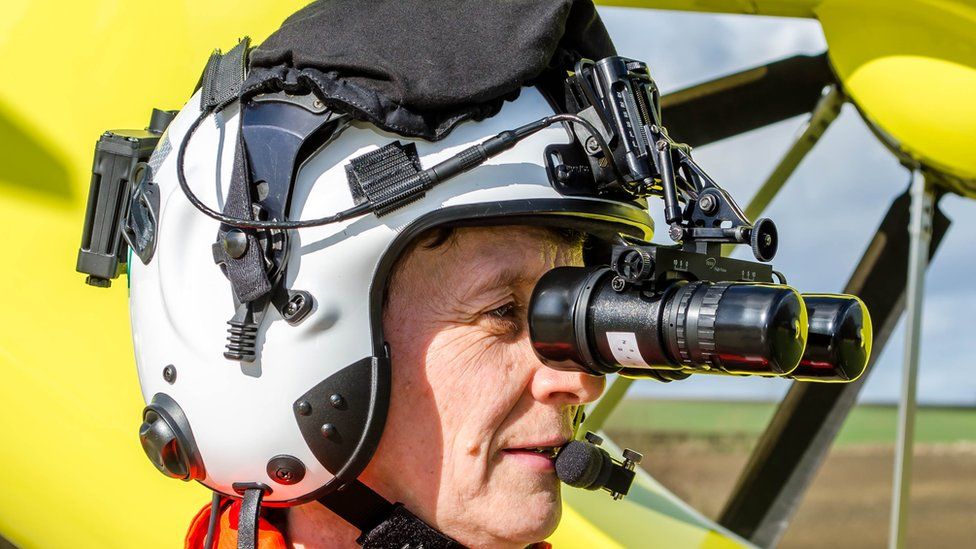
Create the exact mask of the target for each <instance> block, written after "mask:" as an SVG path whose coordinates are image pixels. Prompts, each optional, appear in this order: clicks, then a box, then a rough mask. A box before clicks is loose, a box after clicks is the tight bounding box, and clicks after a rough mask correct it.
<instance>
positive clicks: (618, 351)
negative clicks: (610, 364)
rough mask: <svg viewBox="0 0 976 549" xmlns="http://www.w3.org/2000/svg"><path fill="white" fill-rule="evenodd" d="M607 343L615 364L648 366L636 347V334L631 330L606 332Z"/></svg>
mask: <svg viewBox="0 0 976 549" xmlns="http://www.w3.org/2000/svg"><path fill="white" fill-rule="evenodd" d="M607 343H608V344H609V345H610V352H611V353H612V354H613V358H614V360H616V361H617V364H620V365H621V366H637V367H643V368H647V367H649V366H650V364H648V363H646V362H644V358H643V357H642V356H641V354H640V350H639V349H638V348H637V336H635V335H634V333H633V332H607Z"/></svg>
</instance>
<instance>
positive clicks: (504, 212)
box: [129, 88, 652, 504]
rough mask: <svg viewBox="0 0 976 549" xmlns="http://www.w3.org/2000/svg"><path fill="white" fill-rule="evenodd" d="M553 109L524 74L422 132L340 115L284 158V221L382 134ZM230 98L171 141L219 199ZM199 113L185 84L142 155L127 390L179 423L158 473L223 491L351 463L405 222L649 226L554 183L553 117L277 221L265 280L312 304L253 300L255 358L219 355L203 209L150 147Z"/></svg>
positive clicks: (229, 310) (233, 111) (362, 461)
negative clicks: (151, 190)
mask: <svg viewBox="0 0 976 549" xmlns="http://www.w3.org/2000/svg"><path fill="white" fill-rule="evenodd" d="M552 112H553V109H552V108H551V107H550V105H549V104H548V103H547V102H546V101H545V99H544V98H543V96H542V95H541V93H540V92H539V91H538V90H536V89H535V88H525V89H523V90H522V93H521V95H520V97H519V98H518V99H517V100H515V101H512V102H507V103H505V105H504V106H503V107H502V110H501V112H500V113H499V114H497V115H496V116H494V117H491V118H489V119H487V120H484V121H481V122H466V123H462V124H460V125H459V126H458V127H457V128H455V129H454V131H453V132H452V133H451V134H450V135H449V136H448V137H446V138H445V139H443V140H441V141H437V142H428V141H422V140H408V139H404V138H402V137H399V136H397V135H393V134H390V133H386V132H383V131H380V130H378V129H376V128H375V127H373V126H371V125H368V124H365V123H358V122H357V123H354V124H352V126H350V127H349V128H348V129H346V130H345V131H344V132H343V133H342V134H341V136H340V137H338V138H337V139H335V140H334V141H333V142H331V143H330V144H328V146H325V147H323V148H322V149H321V150H319V151H317V152H316V153H314V154H313V155H312V156H311V157H310V158H309V159H308V160H307V161H306V162H305V163H304V165H303V166H302V167H301V168H300V171H299V173H298V175H297V177H296V180H295V183H294V190H293V193H292V200H291V211H290V219H308V218H313V217H316V218H317V217H323V216H327V215H330V214H333V213H336V212H339V211H342V210H345V209H348V208H350V207H352V206H354V198H353V195H352V193H351V192H350V188H349V185H348V183H347V177H346V171H345V166H346V165H347V164H348V163H349V161H350V160H351V159H353V158H356V157H359V156H361V155H363V154H365V153H367V152H370V151H372V150H375V149H377V148H379V147H381V146H383V145H386V144H388V143H390V142H391V141H396V140H400V141H402V142H408V141H409V142H413V143H414V144H415V145H416V147H417V151H418V154H419V156H420V160H421V163H422V165H423V166H424V167H429V166H431V165H434V164H435V163H437V162H440V161H442V160H445V159H447V158H448V157H450V156H451V155H454V154H456V153H458V152H459V151H461V150H462V149H464V148H466V147H469V146H471V145H473V144H476V143H479V142H481V141H483V140H484V139H487V138H489V137H492V136H494V135H495V134H497V133H499V132H501V131H503V130H508V129H511V128H514V127H517V126H520V125H522V124H525V123H528V122H532V121H535V120H538V119H540V118H542V117H544V116H548V115H550V114H552ZM239 113H240V106H239V104H238V103H234V104H232V105H231V106H229V107H227V108H225V109H224V110H222V111H221V112H218V113H217V114H215V115H210V116H209V117H208V118H207V119H206V120H205V121H204V122H203V123H202V124H201V125H200V126H199V128H198V129H197V130H196V132H195V133H194V134H193V136H192V139H191V142H190V143H189V145H188V148H187V150H186V156H185V168H184V171H185V174H186V179H187V181H188V183H189V186H190V188H191V189H192V190H193V192H194V193H195V194H196V195H197V196H199V197H200V198H201V199H202V200H203V201H204V202H205V203H206V204H207V205H209V206H210V207H211V208H212V209H214V210H218V211H220V210H221V209H222V206H223V200H224V197H225V196H226V195H227V191H228V185H229V183H230V180H231V170H232V166H233V164H234V155H235V148H236V145H237V139H236V136H237V134H238V125H239ZM199 114H200V100H199V94H197V95H196V96H194V97H193V98H192V99H191V100H190V102H189V103H188V104H187V106H186V107H185V108H184V109H183V111H182V112H181V113H180V114H179V115H178V116H177V117H176V118H175V119H174V121H173V122H172V123H171V124H170V126H169V129H168V131H167V137H166V138H164V140H163V141H162V143H163V144H162V145H161V146H160V148H159V149H158V150H157V153H156V155H155V158H154V160H155V162H154V166H155V170H154V173H153V176H152V177H153V182H154V183H155V184H156V185H158V190H159V196H160V205H159V214H158V228H157V237H156V238H157V245H156V252H155V255H154V256H153V257H152V259H151V260H150V261H149V263H148V264H146V265H144V264H142V263H141V262H139V261H130V262H129V265H130V273H129V281H130V288H131V289H130V308H131V317H132V333H133V340H134V345H135V354H136V362H137V365H138V371H139V379H140V383H141V386H142V393H143V397H144V398H145V400H146V402H147V403H150V404H153V406H150V407H149V408H147V410H150V409H152V410H154V412H152V413H149V414H148V415H149V416H152V417H150V418H149V419H156V417H155V416H153V415H152V414H153V413H155V414H161V415H163V416H167V419H168V421H169V422H170V423H171V425H169V427H170V429H171V430H174V431H180V432H179V433H177V435H178V436H177V439H178V441H177V442H178V443H181V444H182V445H183V447H181V448H180V449H179V452H181V453H180V455H181V456H183V458H185V459H186V460H188V461H189V462H191V465H190V466H188V467H187V468H186V474H185V475H183V474H175V475H173V476H181V477H184V478H186V479H191V478H193V479H196V480H199V481H201V482H202V483H203V484H205V485H207V486H208V487H210V488H211V489H214V490H217V491H219V492H222V493H225V494H229V495H233V494H234V493H235V489H234V485H235V484H237V483H260V484H264V485H266V486H267V487H269V488H271V491H270V493H268V494H267V495H266V496H265V501H266V502H269V503H272V504H274V503H279V504H286V503H297V502H302V501H307V500H309V499H312V498H316V497H321V496H322V495H324V494H325V493H327V492H329V491H330V490H332V489H334V488H335V487H337V486H338V485H340V484H342V483H345V482H347V481H349V480H352V479H354V478H355V477H356V476H358V474H359V473H360V472H361V471H362V469H363V468H364V467H365V466H366V464H367V463H368V461H369V459H370V458H371V456H372V454H373V451H374V449H375V447H376V445H377V444H378V442H379V438H380V435H381V433H382V430H383V424H384V421H385V417H386V409H387V404H388V402H389V391H390V372H389V370H390V364H389V360H388V358H387V356H388V354H387V351H386V349H385V348H384V343H383V334H382V330H381V324H380V313H381V310H380V309H381V307H382V295H383V291H384V289H385V284H386V275H387V273H388V271H389V269H390V268H391V266H392V264H393V262H394V261H395V259H396V257H397V255H398V254H399V252H400V250H402V249H403V247H404V245H405V244H406V243H407V242H408V241H409V240H411V239H412V238H413V237H415V236H416V235H417V234H419V233H420V232H421V231H423V230H425V229H427V228H429V227H432V226H435V225H439V224H444V223H451V222H459V221H461V222H487V221H488V220H494V221H493V222H494V223H501V222H504V223H515V222H519V223H522V222H528V223H546V224H553V225H560V224H562V225H572V224H573V223H584V224H592V225H594V226H596V225H599V226H603V227H604V228H606V229H608V230H612V231H615V232H626V233H630V234H633V235H636V236H639V237H643V238H647V239H649V238H650V236H651V234H650V233H651V230H652V223H651V220H650V218H649V217H648V215H647V212H646V211H645V210H644V209H642V208H641V206H640V204H639V203H625V202H618V201H609V200H602V199H599V198H592V197H566V196H563V195H561V194H559V193H558V192H557V191H556V190H555V189H554V188H553V186H552V185H551V184H550V182H549V179H548V177H547V174H546V169H545V164H544V149H545V147H546V146H547V145H549V144H552V143H565V142H567V141H568V139H569V138H568V134H567V132H566V130H565V128H563V127H561V126H558V125H557V126H553V127H550V128H548V129H545V130H542V131H540V132H538V133H536V134H534V135H532V136H530V137H528V138H526V139H525V140H524V141H522V142H520V143H519V144H518V145H516V146H515V147H514V148H513V149H511V150H509V151H507V152H504V153H502V154H500V155H499V156H497V157H495V158H492V159H489V160H488V161H487V162H485V163H484V164H483V165H481V166H479V167H478V168H475V169H473V170H471V171H469V172H466V173H463V174H461V175H459V176H457V177H454V178H452V179H450V180H448V181H446V182H443V183H441V184H439V185H437V186H435V187H434V188H432V189H431V190H429V191H428V192H427V194H426V196H425V197H424V198H422V199H420V200H418V201H416V202H413V203H411V204H409V205H407V206H406V207H403V208H401V209H399V210H396V211H393V212H391V213H389V214H387V215H385V216H382V217H377V216H376V215H373V214H368V215H364V216H362V217H359V218H354V219H351V220H348V221H344V222H339V223H334V224H330V225H324V226H320V227H313V228H307V229H302V230H298V231H291V232H290V237H289V239H288V243H289V245H290V247H291V248H290V253H289V255H288V262H287V265H286V269H285V275H284V278H283V282H282V284H283V285H284V287H286V288H288V289H296V290H304V291H306V292H309V293H310V294H311V295H312V297H313V309H312V311H311V313H310V314H309V315H308V316H307V317H306V318H305V319H304V320H303V321H302V322H301V323H300V324H298V325H297V326H292V325H290V324H288V323H286V322H284V321H283V319H282V318H281V316H280V315H279V314H278V312H277V311H276V310H275V308H274V307H268V309H267V314H265V315H264V318H263V322H262V323H261V326H260V329H259V332H258V339H257V341H258V349H259V351H258V355H257V358H256V359H255V360H254V361H253V362H246V361H230V360H227V359H225V358H224V357H223V351H224V345H225V343H226V341H227V321H228V319H230V318H231V317H232V316H233V315H234V312H235V307H234V302H233V299H232V292H231V286H230V284H229V282H228V280H227V278H226V277H225V275H224V274H223V272H222V271H221V269H220V268H219V267H218V266H217V265H215V263H214V258H213V255H212V252H211V245H212V244H213V243H214V242H215V240H216V236H217V233H218V229H219V226H220V224H219V222H217V221H215V220H213V219H211V218H210V217H207V216H206V215H203V214H202V213H201V212H199V211H198V210H197V209H196V208H195V207H194V206H193V205H192V204H191V203H190V202H189V201H188V200H187V198H186V197H185V196H184V194H183V193H182V192H181V190H180V187H179V183H178V179H177V166H176V164H177V155H176V154H175V153H173V154H167V151H168V150H172V151H175V150H177V149H178V148H179V145H180V143H181V142H182V141H183V140H184V138H185V135H186V132H187V129H188V128H189V126H190V125H191V124H192V122H193V121H194V120H195V119H196V118H197V117H198V116H199ZM499 220H503V221H499ZM167 367H171V368H169V369H168V370H167V373H166V374H165V375H164V370H166V369H167ZM333 395H337V396H333ZM160 410H162V412H160ZM167 414H168V415H167ZM174 416H176V417H174ZM276 458H277V461H275V460H276ZM296 463H297V464H298V465H296ZM282 464H284V465H282ZM157 466H158V464H157Z"/></svg>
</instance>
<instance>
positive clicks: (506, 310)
mask: <svg viewBox="0 0 976 549" xmlns="http://www.w3.org/2000/svg"><path fill="white" fill-rule="evenodd" d="M515 313H516V305H515V303H506V304H504V305H502V306H501V307H498V308H496V309H492V310H491V311H488V314H489V315H491V316H495V317H498V318H512V317H514V316H515Z"/></svg>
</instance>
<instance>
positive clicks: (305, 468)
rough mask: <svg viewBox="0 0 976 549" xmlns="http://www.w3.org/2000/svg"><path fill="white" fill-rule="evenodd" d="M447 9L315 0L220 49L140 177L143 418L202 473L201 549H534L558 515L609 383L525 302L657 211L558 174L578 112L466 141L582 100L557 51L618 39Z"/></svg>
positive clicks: (510, 14)
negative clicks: (579, 433) (551, 277)
mask: <svg viewBox="0 0 976 549" xmlns="http://www.w3.org/2000/svg"><path fill="white" fill-rule="evenodd" d="M452 9H453V10H456V12H457V13H454V12H452V16H451V17H450V18H447V19H445V17H444V15H445V13H444V12H443V11H441V10H439V9H437V8H436V7H434V6H430V5H428V4H426V3H423V2H420V3H413V2H392V3H385V4H383V5H382V6H370V10H373V11H372V12H371V13H372V15H369V17H367V15H368V14H366V13H364V12H363V8H362V6H361V5H360V4H358V3H355V2H317V3H314V4H312V5H310V6H308V7H307V8H305V9H303V10H302V11H300V12H299V13H297V14H296V15H294V16H292V17H291V18H289V20H288V21H286V22H285V24H284V25H283V26H282V28H281V30H279V31H278V32H277V33H275V34H274V35H272V36H271V37H270V38H269V39H268V40H267V41H266V42H265V43H264V44H262V45H261V46H260V47H258V48H257V49H255V50H254V51H252V52H249V51H248V44H247V42H246V41H245V42H242V43H241V44H240V45H239V46H238V47H237V48H234V49H233V50H232V51H230V52H228V53H227V54H226V55H223V56H220V55H215V56H214V57H213V58H212V59H211V62H210V63H209V64H208V67H207V70H206V71H205V72H204V75H203V77H202V79H201V89H200V90H199V91H198V92H197V93H196V94H195V95H194V97H193V98H192V99H191V100H190V101H189V103H188V104H187V106H186V107H184V109H183V110H182V111H181V113H180V114H179V115H178V116H177V117H176V118H175V119H174V120H173V122H172V123H171V124H170V125H169V128H168V130H167V133H166V136H165V138H164V139H163V140H162V142H161V144H160V146H159V147H158V148H157V149H156V152H155V153H154V154H153V158H152V159H151V160H150V161H149V163H148V165H147V167H146V171H145V172H143V173H144V174H147V175H146V177H144V178H142V179H141V180H140V182H138V185H137V189H136V196H137V197H136V199H134V201H133V202H134V204H135V206H134V208H135V211H136V212H137V213H139V212H143V211H144V213H145V216H144V219H142V221H141V222H140V223H138V224H137V225H138V226H137V227H135V228H134V229H132V232H133V233H134V236H130V237H129V238H130V240H131V242H132V245H133V246H134V247H136V248H138V249H137V250H136V255H138V257H139V258H140V259H141V261H131V262H130V269H131V271H130V275H129V279H130V284H131V311H132V323H133V337H134V342H135V349H136V359H137V362H138V365H139V373H140V382H141V384H142V390H143V396H144V398H145V399H146V402H147V404H148V406H147V408H146V412H145V415H144V422H143V425H142V428H141V429H140V436H141V439H142V443H143V446H144V448H145V449H146V451H147V453H148V454H149V457H150V458H151V459H152V460H153V462H154V464H155V465H156V466H157V467H158V468H159V469H160V471H162V472H164V473H165V474H167V475H168V476H172V477H177V478H181V479H184V480H191V479H193V480H198V481H200V482H201V483H203V484H204V485H206V486H208V487H209V488H211V489H212V490H213V491H214V500H213V503H212V505H210V506H208V507H207V508H205V509H203V510H202V511H201V512H200V514H198V516H197V517H196V519H195V520H194V522H193V525H192V526H191V529H190V532H189V534H188V536H187V546H188V547H200V546H215V547H231V546H233V545H235V544H236V545H238V546H239V547H253V546H261V547H284V546H294V547H308V548H311V547H345V546H351V545H354V544H355V543H357V542H358V543H360V544H363V545H366V546H373V547H390V546H395V547H450V546H457V545H458V544H462V545H466V546H472V547H523V546H526V545H529V544H532V543H536V542H540V541H541V540H543V539H544V538H545V537H546V536H548V535H549V534H550V533H551V532H552V531H553V530H554V529H555V527H556V525H557V523H558V521H559V517H560V494H559V484H558V480H557V478H556V475H555V472H554V466H553V457H554V450H555V449H556V448H558V447H560V446H562V445H564V444H565V443H566V442H567V441H568V440H570V439H571V438H572V436H573V434H574V433H573V429H574V427H575V425H574V418H576V417H577V412H578V410H579V407H580V406H581V405H582V404H584V403H586V402H590V401H592V400H593V399H595V398H596V397H597V396H598V395H599V394H600V392H601V390H602V388H603V380H602V378H600V377H594V376H589V375H586V374H583V373H579V372H571V371H561V370H556V369H551V368H549V367H547V366H545V365H544V364H543V363H542V362H541V361H540V359H539V358H538V357H537V356H536V354H535V353H534V351H533V348H532V345H531V342H530V340H529V334H528V326H527V320H526V309H527V306H528V303H529V298H530V295H531V293H532V290H533V287H534V285H535V283H536V281H537V280H538V279H539V278H540V277H541V276H542V275H543V274H544V273H545V272H546V271H548V270H550V269H553V268H555V267H559V266H566V265H581V264H583V263H584V262H585V261H586V262H588V261H606V257H605V256H604V257H598V256H599V252H600V251H601V250H604V251H605V250H606V246H591V245H590V244H591V243H592V242H594V241H600V242H606V241H608V240H613V239H616V238H618V236H619V235H621V234H626V235H630V236H635V237H639V238H645V239H646V238H650V236H651V234H652V226H651V221H650V218H649V217H648V214H647V212H646V203H645V202H644V201H643V200H642V199H640V198H636V197H631V196H623V197H622V196H620V195H619V193H618V194H617V195H607V196H603V195H601V194H600V193H599V192H598V191H597V188H596V186H595V185H594V186H593V190H592V192H582V191H581V190H580V189H570V188H565V187H564V186H561V185H562V183H561V181H562V180H560V179H558V178H556V179H553V177H551V174H550V173H549V172H548V170H547V168H546V158H547V156H551V154H552V153H551V152H549V149H548V147H549V146H550V145H553V144H565V143H567V142H568V140H569V135H570V134H568V133H567V130H568V129H569V127H568V126H563V125H561V124H558V123H555V122H553V121H550V122H549V123H547V124H545V125H544V126H543V125H539V126H537V127H533V128H532V131H531V132H526V133H525V134H524V135H519V138H518V140H517V142H515V141H513V140H510V141H507V142H505V143H504V144H505V146H506V147H508V148H509V149H510V150H507V151H506V152H501V150H500V149H498V150H495V149H492V151H491V155H489V156H490V158H487V160H486V159H485V158H479V159H478V161H477V164H478V166H477V167H475V163H474V162H473V160H472V158H473V157H471V156H469V153H465V154H462V155H461V156H460V157H458V156H457V155H458V153H459V152H460V151H462V150H468V151H474V150H482V149H478V147H480V146H482V145H479V144H484V143H494V144H495V145H498V144H499V143H501V142H502V141H504V140H500V139H501V138H497V137H496V136H499V135H501V136H506V135H513V134H509V133H505V132H507V131H508V130H511V129H513V128H518V127H525V125H527V124H529V125H531V124H535V123H536V122H537V121H539V120H540V119H544V118H546V117H549V116H551V115H553V113H558V112H562V111H563V110H564V109H565V108H566V107H565V101H566V97H565V88H564V87H563V81H564V79H565V77H566V71H567V70H569V69H571V68H572V66H573V63H574V62H575V61H576V60H578V59H580V58H581V57H583V56H589V57H595V58H600V57H602V56H605V55H611V54H612V53H613V49H612V45H610V43H609V39H608V37H607V35H606V32H605V30H604V29H603V28H602V25H601V24H600V22H599V19H598V18H597V17H596V14H595V11H594V10H593V7H592V4H590V3H589V2H573V1H569V0H567V1H563V2H550V1H544V2H543V1H540V2H527V3H524V4H519V5H518V9H517V10H513V6H512V5H510V4H509V3H504V2H502V3H491V2H488V3H485V2H470V3H459V4H457V5H456V6H454V7H453V8H452ZM352 22H356V24H355V25H354V24H352ZM475 23H477V25H478V26H472V25H474V24H475ZM479 29H480V30H479ZM381 31H382V32H386V33H387V34H392V35H393V36H391V37H390V38H389V39H388V40H385V41H384V40H380V39H379V33H381ZM489 38H491V40H489ZM248 54H249V57H250V58H249V60H248ZM245 66H248V67H249V69H248V71H246V79H245V78H244V72H245V71H244V67H245ZM525 84H531V86H529V87H525V86H524V85H525ZM491 139H495V141H491ZM495 145H489V146H492V147H493V146H495ZM472 147H474V148H473V149H472ZM432 166H440V168H438V169H441V170H442V171H434V172H431V171H430V168H431V167H432ZM423 169H428V170H427V171H424V172H423V173H421V170H423ZM462 172H463V173H462ZM424 178H426V179H424ZM432 178H440V180H438V181H434V179H432ZM418 181H426V182H427V183H424V184H422V185H419V186H417V182H418ZM411 185H414V186H411ZM127 223H128V222H127ZM147 227H148V229H147ZM147 243H149V244H147ZM144 245H145V246H144ZM215 263H216V265H215ZM228 324H229V325H230V328H229V330H227V329H226V326H227V325H228ZM221 355H223V356H221ZM228 359H229V360H228Z"/></svg>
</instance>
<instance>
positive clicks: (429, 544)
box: [318, 480, 463, 549]
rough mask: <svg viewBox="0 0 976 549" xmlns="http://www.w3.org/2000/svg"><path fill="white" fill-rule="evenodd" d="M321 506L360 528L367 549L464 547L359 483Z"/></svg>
mask: <svg viewBox="0 0 976 549" xmlns="http://www.w3.org/2000/svg"><path fill="white" fill-rule="evenodd" d="M318 501H319V503H321V504H322V505H324V506H325V507H326V508H328V509H329V510H330V511H332V512H333V513H335V514H336V515H338V516H339V517H340V518H342V520H345V521H346V522H348V523H349V524H352V525H353V526H355V527H356V528H358V529H359V531H360V535H359V537H358V538H356V542H357V543H359V544H360V545H362V546H363V547H366V548H381V547H398V548H404V549H449V548H460V547H463V545H461V544H460V543H458V542H457V541H455V540H453V539H451V538H450V537H448V536H446V535H445V534H443V533H441V532H439V531H438V530H437V529H435V528H434V527H433V526H431V525H429V524H427V523H426V522H424V521H423V520H421V519H420V518H419V517H417V516H416V515H414V514H413V513H411V512H410V511H408V510H407V509H406V508H405V507H404V506H403V504H402V503H390V502H389V501H387V500H386V498H384V497H383V496H381V495H379V494H377V493H376V492H374V491H373V490H372V489H371V488H370V487H368V486H366V485H365V484H363V483H362V482H360V481H359V480H355V481H353V482H351V483H349V484H347V485H345V486H343V487H342V488H340V489H338V490H335V491H334V492H331V493H329V494H328V495H326V496H323V497H322V498H320V499H319V500H318Z"/></svg>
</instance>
